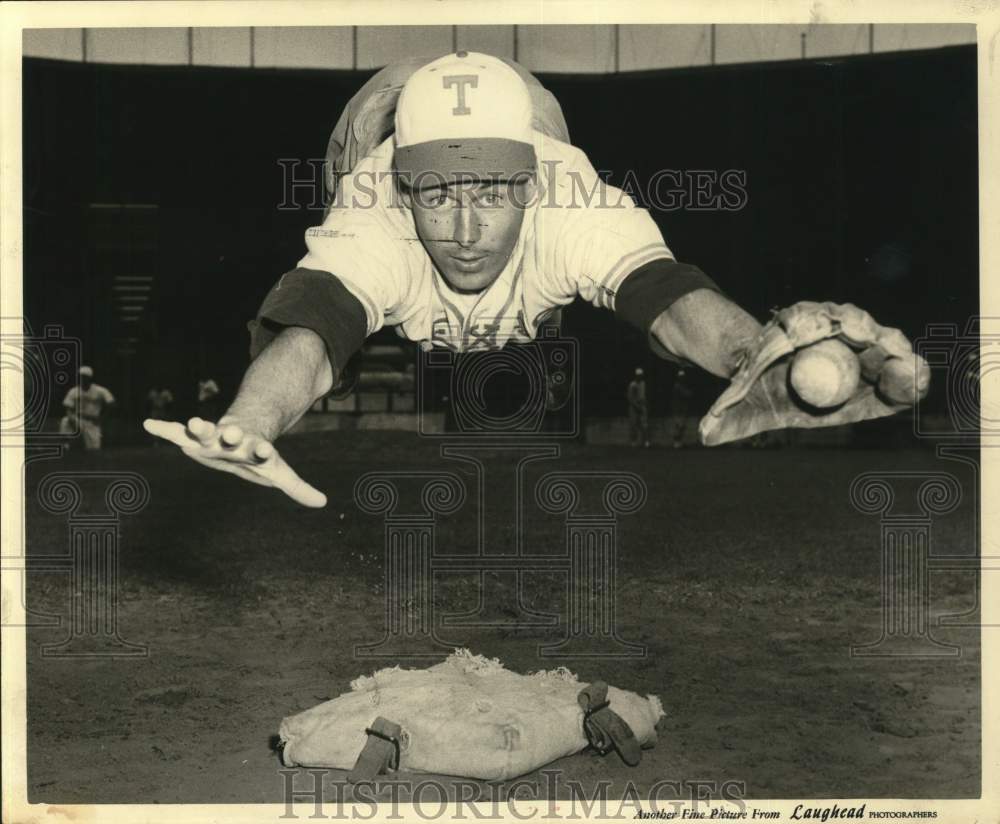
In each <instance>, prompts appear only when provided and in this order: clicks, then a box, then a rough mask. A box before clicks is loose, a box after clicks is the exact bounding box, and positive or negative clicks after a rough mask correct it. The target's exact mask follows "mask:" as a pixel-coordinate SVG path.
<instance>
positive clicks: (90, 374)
mask: <svg viewBox="0 0 1000 824" xmlns="http://www.w3.org/2000/svg"><path fill="white" fill-rule="evenodd" d="M80 374H81V375H84V376H86V377H88V378H92V377H94V370H93V369H91V368H90V367H89V366H81V367H80Z"/></svg>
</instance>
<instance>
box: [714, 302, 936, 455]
mask: <svg viewBox="0 0 1000 824" xmlns="http://www.w3.org/2000/svg"><path fill="white" fill-rule="evenodd" d="M826 338H837V339H839V340H840V341H842V342H843V343H845V344H847V345H848V346H849V347H850V348H851V349H852V350H853V351H854V353H855V355H856V357H857V358H858V360H859V361H860V365H861V378H860V380H859V381H858V387H857V389H856V390H855V393H854V395H852V396H851V397H850V398H848V399H847V401H845V402H844V403H843V404H841V405H839V406H836V407H832V408H828V409H816V408H812V407H808V406H807V405H805V404H803V403H801V402H800V401H798V400H797V399H796V398H795V396H794V393H793V392H791V391H790V390H789V385H788V370H789V366H790V365H791V361H792V359H793V358H794V356H795V352H796V351H798V350H799V349H802V348H803V347H806V346H810V345H812V344H814V343H817V342H819V341H821V340H824V339H826ZM929 385H930V368H929V367H928V365H927V362H926V361H925V360H924V359H923V358H922V357H920V356H919V355H917V354H915V353H914V351H913V347H912V346H911V344H910V341H909V340H908V339H907V338H906V336H905V335H904V334H903V333H902V332H900V331H899V330H898V329H889V328H886V327H884V326H879V325H878V324H877V323H876V322H875V320H874V319H873V318H872V316H871V315H869V314H868V313H867V312H865V311H864V310H862V309H859V308H858V307H857V306H854V305H853V304H850V303H843V304H837V303H815V302H812V301H801V302H800V303H796V304H794V305H793V306H789V307H788V308H787V309H782V310H780V311H777V312H775V313H774V317H773V318H772V319H771V320H770V322H768V324H767V325H766V326H765V327H764V328H763V330H762V331H761V334H760V336H759V337H758V338H757V340H756V341H754V342H753V344H751V345H750V347H749V348H748V349H747V351H746V353H745V354H744V356H743V359H742V361H741V364H740V367H739V369H738V370H737V372H736V374H735V375H734V376H733V378H732V382H731V383H730V385H729V387H728V388H727V389H726V391H725V392H723V393H722V395H720V396H719V399H718V400H717V401H716V402H715V403H714V404H713V406H712V408H711V409H710V410H709V411H708V414H707V415H705V417H704V418H702V420H701V424H700V425H699V427H698V431H699V434H700V435H701V442H702V443H703V444H705V445H706V446H717V445H719V444H723V443H728V442H729V441H736V440H740V439H741V438H748V437H750V436H752V435H756V434H757V433H758V432H766V431H768V430H772V429H786V428H814V427H820V426H840V425H841V424H846V423H856V422H858V421H864V420H869V419H872V418H881V417H885V416H886V415H892V414H895V413H896V412H900V411H902V410H904V409H908V408H910V407H912V406H913V405H914V404H916V403H917V402H918V401H920V399H921V398H923V397H924V396H925V395H926V394H927V389H928V386H929Z"/></svg>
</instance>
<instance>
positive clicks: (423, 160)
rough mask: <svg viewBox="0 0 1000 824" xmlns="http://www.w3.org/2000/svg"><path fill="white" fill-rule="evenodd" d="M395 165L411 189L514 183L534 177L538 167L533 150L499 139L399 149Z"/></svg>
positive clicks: (434, 142) (437, 142)
mask: <svg viewBox="0 0 1000 824" xmlns="http://www.w3.org/2000/svg"><path fill="white" fill-rule="evenodd" d="M394 163H395V166H396V172H397V173H398V174H399V178H400V181H401V182H402V183H403V184H405V185H406V186H407V187H409V188H411V189H429V188H435V187H440V186H447V185H449V184H451V183H471V182H475V181H492V180H495V181H503V180H515V179H517V178H520V177H527V176H529V175H532V174H534V173H535V169H536V166H537V162H536V158H535V147H534V146H532V145H531V144H530V143H522V142H520V141H517V140H509V139H507V138H500V137H477V138H464V139H463V138H451V139H447V140H431V141H428V142H426V143H417V144H415V145H413V146H398V147H396V149H395V153H394Z"/></svg>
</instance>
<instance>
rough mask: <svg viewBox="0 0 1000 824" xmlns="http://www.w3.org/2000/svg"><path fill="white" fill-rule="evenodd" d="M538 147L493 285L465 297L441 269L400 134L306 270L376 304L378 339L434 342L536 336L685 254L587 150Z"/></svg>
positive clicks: (483, 342)
mask: <svg viewBox="0 0 1000 824" xmlns="http://www.w3.org/2000/svg"><path fill="white" fill-rule="evenodd" d="M535 151H536V155H537V157H538V161H539V172H540V174H539V192H538V195H537V196H536V197H535V198H534V199H533V202H532V204H531V205H529V206H528V208H527V209H526V210H525V215H524V221H523V223H522V226H521V232H520V235H519V237H518V240H517V243H516V246H515V248H514V251H513V254H512V255H511V258H510V260H509V262H508V263H507V266H506V267H505V269H504V270H503V272H501V274H500V276H499V277H498V278H497V279H496V281H495V282H494V283H493V284H492V285H491V286H490V287H489V288H488V289H486V290H485V291H484V292H481V293H478V294H475V295H464V294H460V293H457V292H455V291H453V290H452V289H451V288H450V287H449V286H448V284H447V282H446V281H445V280H444V279H443V278H442V277H441V275H440V274H439V273H438V272H437V270H436V269H435V267H434V265H433V263H432V261H431V259H430V257H429V256H428V254H427V252H426V251H425V250H424V247H423V246H422V244H421V242H420V240H419V239H418V237H417V232H416V228H415V226H414V222H413V217H412V214H411V213H410V211H409V210H408V209H407V208H405V207H404V206H403V204H402V202H401V201H400V199H399V196H398V194H397V193H396V192H395V188H394V182H393V180H392V168H393V165H392V153H393V139H392V137H390V138H388V139H386V140H385V141H384V142H383V143H382V144H381V145H380V146H379V147H378V148H377V149H376V150H375V151H374V152H373V153H372V154H370V155H369V156H368V157H367V158H365V159H364V160H363V161H362V162H360V163H359V164H358V166H357V167H356V168H355V169H354V171H353V172H352V173H351V174H349V175H346V176H345V177H343V178H342V179H341V183H340V185H341V189H340V192H339V196H338V199H337V201H336V204H335V205H334V206H333V208H331V210H330V212H329V214H328V215H327V217H326V220H325V221H324V222H323V225H322V226H318V227H315V228H312V229H309V230H308V231H307V232H306V245H307V247H308V254H306V256H305V257H304V258H302V260H301V261H300V262H299V268H300V269H308V270H318V271H321V272H328V273H331V274H332V275H334V276H336V278H338V279H339V280H340V282H341V283H342V284H343V285H344V286H345V287H346V288H347V289H348V291H350V292H351V294H353V295H354V297H356V298H357V299H358V301H359V302H360V303H361V305H362V306H363V307H364V310H365V315H366V322H367V334H368V335H371V334H372V333H374V332H376V331H378V330H379V329H381V328H382V327H383V326H385V325H389V326H393V327H395V329H396V332H397V334H399V335H400V336H401V337H404V338H407V339H409V340H412V341H415V342H418V343H420V344H421V345H422V346H423V347H424V348H430V347H432V346H439V347H447V348H449V349H451V350H453V351H460V352H461V351H472V350H477V349H496V348H500V347H502V346H503V345H504V344H506V343H507V342H509V341H514V342H525V341H529V340H532V339H534V337H535V333H536V331H537V329H538V326H539V324H540V323H541V322H542V321H544V320H545V319H546V318H547V317H548V316H549V315H551V314H552V313H553V312H554V311H555V310H557V309H558V308H559V307H561V306H565V305H566V304H568V303H571V302H572V301H573V300H574V298H576V296H577V295H579V296H581V297H582V298H583V299H585V300H587V301H589V302H590V303H592V304H593V305H594V306H598V307H604V308H607V309H612V310H613V309H614V307H615V294H616V291H617V289H618V287H619V285H620V284H621V282H622V281H623V280H624V278H625V277H626V276H627V275H628V274H629V273H631V272H633V271H635V270H636V269H638V268H639V267H641V266H644V265H645V264H647V263H650V262H652V261H655V260H659V259H663V260H673V255H672V254H671V252H670V250H669V249H668V248H667V246H666V244H665V243H664V240H663V236H662V235H661V233H660V230H659V228H658V227H657V226H656V224H655V223H654V222H653V219H652V218H651V217H650V216H649V213H648V212H647V211H646V210H645V209H640V208H638V207H636V206H635V204H634V202H633V201H632V200H631V198H630V197H629V196H628V195H627V194H625V193H624V192H623V191H621V190H620V189H616V188H614V187H613V186H609V185H607V184H605V183H604V182H603V181H601V179H600V178H599V176H598V175H597V173H596V172H595V171H594V168H593V166H592V165H591V164H590V161H589V160H588V159H587V157H586V156H585V155H584V153H583V152H581V151H580V150H579V149H576V148H574V147H573V146H571V145H569V144H567V143H563V142H560V141H558V140H555V139H553V138H550V137H547V136H545V135H543V134H541V133H540V132H535ZM280 289H281V284H280V282H279V284H278V286H277V287H276V290H280Z"/></svg>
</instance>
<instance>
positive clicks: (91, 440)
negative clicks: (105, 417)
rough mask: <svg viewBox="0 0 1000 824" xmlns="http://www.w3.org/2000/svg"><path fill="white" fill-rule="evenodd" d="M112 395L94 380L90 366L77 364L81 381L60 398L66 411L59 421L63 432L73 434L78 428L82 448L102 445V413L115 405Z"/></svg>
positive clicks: (95, 447) (96, 447) (97, 447)
mask: <svg viewBox="0 0 1000 824" xmlns="http://www.w3.org/2000/svg"><path fill="white" fill-rule="evenodd" d="M114 403H115V396H114V395H112V394H111V392H110V391H109V390H108V389H107V388H105V387H103V386H101V385H100V384H97V383H94V370H93V369H92V368H91V367H89V366H81V367H80V383H79V384H78V385H77V386H73V387H71V388H70V390H69V391H68V392H67V393H66V397H65V398H63V402H62V405H63V408H64V409H65V414H64V415H63V418H62V420H60V422H59V432H60V434H62V435H74V434H76V432H77V430H79V432H80V435H81V437H82V439H83V448H84V449H88V450H92V449H100V448H101V415H102V414H103V413H104V410H105V409H107V408H108V407H110V406H112V405H114Z"/></svg>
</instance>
